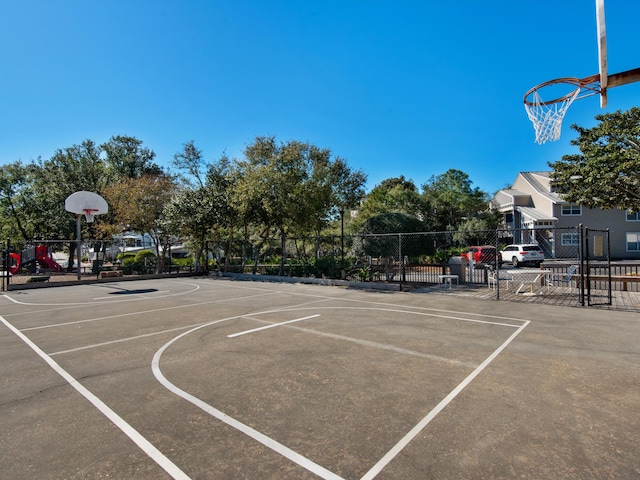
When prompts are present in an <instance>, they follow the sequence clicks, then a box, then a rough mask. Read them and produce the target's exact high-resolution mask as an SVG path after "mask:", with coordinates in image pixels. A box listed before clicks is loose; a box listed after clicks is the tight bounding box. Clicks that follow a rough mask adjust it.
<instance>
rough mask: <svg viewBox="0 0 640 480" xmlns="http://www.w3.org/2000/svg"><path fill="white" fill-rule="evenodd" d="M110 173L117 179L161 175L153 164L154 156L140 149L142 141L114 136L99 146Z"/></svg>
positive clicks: (146, 150)
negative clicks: (104, 155)
mask: <svg viewBox="0 0 640 480" xmlns="http://www.w3.org/2000/svg"><path fill="white" fill-rule="evenodd" d="M100 148H101V149H102V150H104V152H105V154H106V157H105V162H106V164H107V165H108V167H109V171H110V173H111V174H112V175H113V177H114V178H115V179H116V180H117V179H119V178H140V177H142V176H143V175H162V174H163V172H162V169H161V168H160V167H159V166H158V165H156V164H155V163H154V162H153V159H154V158H155V156H156V154H155V153H154V152H153V150H149V149H148V148H145V147H142V140H138V139H137V138H135V137H128V136H122V135H116V136H113V137H111V138H110V139H109V141H108V142H107V143H103V144H102V145H100Z"/></svg>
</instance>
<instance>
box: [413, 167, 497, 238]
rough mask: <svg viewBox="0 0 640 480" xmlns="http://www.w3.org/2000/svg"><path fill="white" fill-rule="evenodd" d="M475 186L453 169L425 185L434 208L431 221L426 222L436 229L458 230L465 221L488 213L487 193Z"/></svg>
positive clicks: (427, 198) (426, 192)
mask: <svg viewBox="0 0 640 480" xmlns="http://www.w3.org/2000/svg"><path fill="white" fill-rule="evenodd" d="M471 184H472V182H471V180H470V179H469V176H468V175H467V174H466V173H464V172H462V171H460V170H456V169H450V170H447V171H446V172H445V173H443V174H442V175H438V176H433V177H431V179H430V180H429V181H428V182H427V183H425V184H424V185H423V186H422V189H423V196H424V199H425V200H426V201H427V202H428V203H429V204H430V205H431V212H430V213H429V216H430V218H428V219H425V220H426V221H427V222H428V223H429V224H430V225H431V226H432V229H433V230H436V231H445V230H456V229H457V228H458V227H459V225H460V224H461V223H462V222H464V221H465V220H467V219H469V218H472V217H476V216H478V215H480V214H482V213H483V212H485V211H486V210H487V207H488V195H487V193H485V192H483V191H482V190H480V189H479V188H477V187H476V188H472V186H471Z"/></svg>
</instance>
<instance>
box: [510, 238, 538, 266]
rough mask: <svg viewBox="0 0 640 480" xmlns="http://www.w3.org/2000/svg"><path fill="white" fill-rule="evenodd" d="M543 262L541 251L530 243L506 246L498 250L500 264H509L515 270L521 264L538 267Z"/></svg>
mask: <svg viewBox="0 0 640 480" xmlns="http://www.w3.org/2000/svg"><path fill="white" fill-rule="evenodd" d="M543 261H544V253H543V252H542V249H541V248H540V247H539V246H538V245H534V244H532V243H523V244H516V245H507V246H506V247H505V248H504V249H502V250H500V264H502V263H510V264H511V265H513V266H514V267H516V268H517V267H519V266H520V265H521V264H523V263H529V264H532V265H535V266H536V267H539V266H540V264H541V263H542V262H543Z"/></svg>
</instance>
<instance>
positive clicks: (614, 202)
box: [549, 107, 640, 211]
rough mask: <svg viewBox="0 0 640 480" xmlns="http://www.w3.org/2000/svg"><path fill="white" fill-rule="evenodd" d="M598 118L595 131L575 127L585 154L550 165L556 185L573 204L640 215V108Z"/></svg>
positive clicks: (602, 115) (564, 157) (566, 157)
mask: <svg viewBox="0 0 640 480" xmlns="http://www.w3.org/2000/svg"><path fill="white" fill-rule="evenodd" d="M595 118H596V120H598V121H599V122H600V123H599V124H598V125H596V126H595V127H593V128H583V127H580V126H578V125H571V128H572V129H574V130H575V131H577V132H578V138H577V139H574V140H571V144H572V145H575V146H577V147H578V148H579V149H580V152H581V153H580V154H574V155H565V156H563V157H562V160H559V161H557V162H552V163H549V166H550V167H551V168H552V170H553V171H552V173H551V180H552V185H553V186H554V188H555V189H556V191H557V192H559V193H561V194H563V196H564V198H565V200H566V201H568V202H571V203H576V204H580V205H584V206H586V207H589V208H604V209H607V208H619V209H623V210H631V211H640V108H638V107H633V108H631V109H630V110H628V111H626V112H622V111H620V110H618V111H617V112H614V113H605V114H601V115H596V117H595Z"/></svg>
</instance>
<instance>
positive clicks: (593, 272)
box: [582, 228, 612, 306]
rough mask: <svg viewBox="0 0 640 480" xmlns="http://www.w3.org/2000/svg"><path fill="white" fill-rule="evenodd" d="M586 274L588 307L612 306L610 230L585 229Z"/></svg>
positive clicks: (584, 276)
mask: <svg viewBox="0 0 640 480" xmlns="http://www.w3.org/2000/svg"><path fill="white" fill-rule="evenodd" d="M583 253H584V274H583V276H582V278H583V280H584V282H583V284H584V285H585V290H586V297H587V305H589V306H596V305H611V304H612V296H611V248H610V235H609V230H608V229H607V230H597V229H593V228H585V231H584V245H583Z"/></svg>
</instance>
